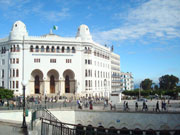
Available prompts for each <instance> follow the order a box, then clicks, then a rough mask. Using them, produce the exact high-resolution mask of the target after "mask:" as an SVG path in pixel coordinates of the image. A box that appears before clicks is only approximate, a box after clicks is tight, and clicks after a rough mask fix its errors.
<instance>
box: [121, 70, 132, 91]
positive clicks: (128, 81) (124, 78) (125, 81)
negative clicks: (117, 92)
mask: <svg viewBox="0 0 180 135" xmlns="http://www.w3.org/2000/svg"><path fill="white" fill-rule="evenodd" d="M120 75H121V90H134V78H133V76H132V73H129V72H127V73H124V72H121V73H120Z"/></svg>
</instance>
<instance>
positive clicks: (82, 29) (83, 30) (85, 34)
mask: <svg viewBox="0 0 180 135" xmlns="http://www.w3.org/2000/svg"><path fill="white" fill-rule="evenodd" d="M77 37H80V38H81V40H83V41H92V36H91V34H90V32H89V28H88V26H87V25H85V24H82V25H80V26H79V28H78V31H77V34H76V38H77Z"/></svg>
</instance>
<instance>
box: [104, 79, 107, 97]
mask: <svg viewBox="0 0 180 135" xmlns="http://www.w3.org/2000/svg"><path fill="white" fill-rule="evenodd" d="M106 86H107V80H106V79H104V89H105V98H107V95H106Z"/></svg>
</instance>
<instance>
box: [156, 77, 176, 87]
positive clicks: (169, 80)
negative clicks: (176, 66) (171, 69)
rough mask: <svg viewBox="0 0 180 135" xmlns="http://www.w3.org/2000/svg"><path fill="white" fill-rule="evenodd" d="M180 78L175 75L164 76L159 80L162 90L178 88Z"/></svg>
mask: <svg viewBox="0 0 180 135" xmlns="http://www.w3.org/2000/svg"><path fill="white" fill-rule="evenodd" d="M178 82H179V78H178V77H176V76H173V75H164V76H162V77H160V78H159V85H160V89H163V90H169V89H171V90H172V89H174V88H176V85H177V83H178Z"/></svg>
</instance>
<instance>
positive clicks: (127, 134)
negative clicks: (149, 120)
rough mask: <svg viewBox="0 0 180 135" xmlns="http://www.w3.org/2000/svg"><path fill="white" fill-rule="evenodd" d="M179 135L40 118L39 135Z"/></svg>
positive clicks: (173, 132) (179, 132)
mask: <svg viewBox="0 0 180 135" xmlns="http://www.w3.org/2000/svg"><path fill="white" fill-rule="evenodd" d="M156 134H158V135H179V134H180V130H151V129H150V130H140V129H133V130H130V129H126V128H122V129H115V128H114V127H111V128H104V127H102V126H100V127H93V126H91V125H89V126H83V125H74V124H67V123H62V122H57V121H52V120H48V119H45V118H41V135H156Z"/></svg>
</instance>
